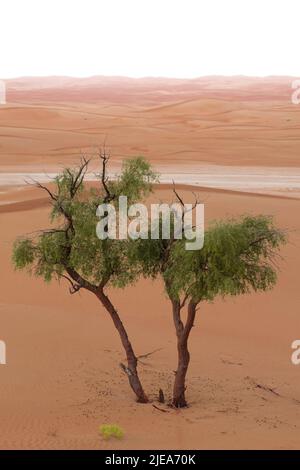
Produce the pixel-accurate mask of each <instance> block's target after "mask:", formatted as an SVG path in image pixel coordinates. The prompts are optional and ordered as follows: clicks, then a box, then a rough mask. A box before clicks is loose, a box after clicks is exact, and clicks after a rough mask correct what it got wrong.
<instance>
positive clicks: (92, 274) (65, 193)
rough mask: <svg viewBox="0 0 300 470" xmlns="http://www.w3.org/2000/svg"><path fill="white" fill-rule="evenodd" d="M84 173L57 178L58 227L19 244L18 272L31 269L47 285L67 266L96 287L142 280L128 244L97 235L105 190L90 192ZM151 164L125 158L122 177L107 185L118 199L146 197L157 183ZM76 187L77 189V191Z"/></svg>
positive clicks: (15, 251)
mask: <svg viewBox="0 0 300 470" xmlns="http://www.w3.org/2000/svg"><path fill="white" fill-rule="evenodd" d="M84 175H85V173H84V171H82V170H81V171H80V169H65V170H64V171H63V172H62V174H61V175H59V176H57V178H55V181H54V183H55V191H54V192H53V193H51V194H52V196H54V197H52V203H53V206H52V212H51V220H52V222H53V221H54V222H55V221H57V222H59V223H60V225H59V226H58V227H57V228H54V229H50V230H46V231H42V232H41V233H40V234H39V235H38V236H37V237H36V238H34V239H30V238H28V239H22V240H17V241H16V242H15V244H14V248H13V256H12V260H13V263H14V265H15V268H16V269H24V268H28V269H29V270H30V271H31V272H32V273H33V274H35V275H36V276H41V277H43V278H44V280H45V281H46V282H49V281H51V280H52V279H53V277H55V278H56V279H60V278H61V277H62V275H63V274H64V273H65V274H66V271H67V269H68V268H71V269H73V270H76V272H78V273H79V274H80V275H81V276H82V277H83V278H84V279H85V280H87V281H88V282H89V283H91V284H93V285H99V284H100V283H105V284H107V283H110V284H112V285H114V286H117V287H124V286H126V285H127V284H129V283H132V282H133V281H134V280H135V279H136V278H137V276H138V270H137V268H136V266H134V265H133V264H132V263H131V262H130V261H129V259H128V256H127V251H128V247H129V241H127V240H121V241H120V240H110V239H107V240H99V238H98V237H97V234H96V225H97V223H98V222H99V219H98V218H97V217H96V209H97V207H98V205H99V204H101V203H102V202H103V201H104V198H105V195H106V194H105V190H104V187H103V186H101V184H100V185H99V186H100V187H99V189H98V190H96V189H95V188H93V189H88V188H86V187H85V185H84ZM156 178H157V177H156V175H155V173H154V172H153V171H152V170H151V167H150V165H149V163H147V162H146V161H145V160H143V159H142V158H140V157H139V158H136V159H132V160H127V161H126V162H125V163H124V165H123V170H122V173H121V175H120V177H119V178H118V179H117V180H115V181H108V182H107V186H108V187H109V190H110V191H111V194H112V195H114V196H115V197H114V199H113V201H112V203H115V205H116V209H117V197H118V196H119V195H120V194H122V195H126V196H127V197H128V201H131V202H134V201H135V200H140V199H141V198H143V197H145V196H147V195H148V194H149V192H150V191H151V189H152V183H153V182H154V181H155V180H156ZM74 188H75V189H74Z"/></svg>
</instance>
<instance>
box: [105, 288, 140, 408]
mask: <svg viewBox="0 0 300 470" xmlns="http://www.w3.org/2000/svg"><path fill="white" fill-rule="evenodd" d="M96 296H97V297H98V299H99V300H100V302H101V303H102V305H103V306H104V307H105V309H106V310H107V312H108V313H109V315H110V316H111V318H112V321H113V322H114V325H115V327H116V329H117V330H118V333H119V335H120V338H121V342H122V345H123V347H124V349H125V352H126V358H127V367H123V368H124V371H125V372H126V374H127V377H128V380H129V384H130V386H131V388H132V390H133V392H134V393H135V395H136V397H137V401H138V403H148V398H147V396H146V394H145V392H144V390H143V387H142V384H141V382H140V379H139V376H138V371H137V362H138V361H137V357H136V355H135V354H134V351H133V348H132V346H131V343H130V341H129V338H128V335H127V332H126V329H125V327H124V325H123V323H122V320H121V318H120V317H119V314H118V312H117V310H116V309H115V308H114V306H113V305H112V303H111V302H110V300H109V298H108V297H107V296H106V295H105V293H104V292H103V290H100V291H97V292H96Z"/></svg>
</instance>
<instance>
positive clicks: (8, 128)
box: [0, 77, 300, 449]
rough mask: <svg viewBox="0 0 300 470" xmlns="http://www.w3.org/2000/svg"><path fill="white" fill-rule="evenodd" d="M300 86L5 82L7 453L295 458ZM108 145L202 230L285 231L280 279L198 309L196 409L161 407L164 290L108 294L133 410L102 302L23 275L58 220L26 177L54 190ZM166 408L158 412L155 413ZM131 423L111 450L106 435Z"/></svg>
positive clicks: (299, 389)
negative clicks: (22, 252) (131, 381)
mask: <svg viewBox="0 0 300 470" xmlns="http://www.w3.org/2000/svg"><path fill="white" fill-rule="evenodd" d="M292 81H293V78H292V77H269V78H268V77H267V78H247V77H233V78H230V77H207V78H199V79H191V80H179V79H163V78H162V79H150V78H149V79H147V78H145V79H127V78H122V77H112V78H109V77H107V78H105V77H92V78H90V79H72V78H67V77H65V78H64V77H49V78H20V79H14V80H13V79H11V80H7V82H6V84H7V104H6V105H1V106H0V220H1V244H0V250H1V288H0V296H1V297H0V339H1V340H4V341H5V343H6V346H7V364H6V365H0V410H1V423H0V433H1V434H0V436H1V437H0V448H1V449H154V448H155V449H263V448H271V449H299V428H300V382H299V373H300V366H296V365H294V364H292V362H291V354H292V349H291V344H292V342H293V341H294V340H295V339H299V337H300V320H299V318H300V316H299V312H300V292H299V287H298V267H299V262H300V254H299V253H300V251H299V243H300V221H299V220H300V219H299V217H298V213H299V210H300V164H299V152H300V134H299V130H300V108H299V106H300V105H299V106H297V105H295V104H293V103H292V101H291V94H292V88H291V83H292ZM104 142H105V144H106V146H107V148H109V151H110V153H111V167H112V173H118V171H119V169H120V167H121V163H122V161H123V160H124V159H127V158H129V157H132V156H140V155H142V156H144V157H145V158H147V159H148V160H149V161H150V162H151V163H152V164H153V166H154V168H155V169H156V170H157V171H159V172H160V173H161V178H160V181H161V184H160V185H157V186H156V188H155V193H154V194H153V195H151V200H155V201H161V200H166V201H168V200H169V199H170V198H171V197H172V186H171V184H172V181H173V180H174V181H175V182H176V183H177V187H178V189H179V190H180V194H181V195H182V196H183V197H184V198H185V200H187V201H189V200H190V201H192V200H193V192H196V193H197V195H198V198H199V199H200V200H201V201H203V202H204V204H205V224H206V225H207V226H208V225H209V223H210V222H211V221H213V220H215V219H219V218H226V217H232V216H237V215H242V214H252V215H255V214H266V215H272V216H274V219H275V222H276V224H277V226H279V227H281V228H282V229H284V230H286V231H287V232H288V237H289V241H288V244H287V245H286V246H285V247H284V248H283V250H282V252H281V255H282V259H281V260H280V271H279V274H278V283H277V285H276V287H275V288H274V290H272V291H271V292H268V293H263V294H251V295H250V294H249V295H246V296H243V297H238V298H232V299H226V300H225V301H224V300H222V299H218V300H217V301H216V302H214V303H207V302H206V303H204V304H202V306H201V308H200V310H199V312H198V314H197V319H196V324H195V328H194V329H193V331H192V333H191V346H190V349H191V353H192V361H191V365H190V370H189V374H188V388H187V396H188V401H189V404H190V406H189V407H188V408H186V409H179V410H177V409H173V408H171V407H168V406H167V404H165V405H161V404H158V402H157V398H158V390H159V388H162V389H163V390H164V392H165V395H166V397H168V396H169V395H170V393H171V386H172V381H173V377H174V372H173V371H174V369H175V367H176V357H175V354H174V351H175V348H176V344H175V335H174V332H173V324H172V318H171V311H170V305H169V303H168V302H167V299H166V298H165V297H164V295H163V294H162V292H163V285H162V283H161V282H160V281H153V282H152V281H149V280H142V281H139V282H138V284H137V285H135V286H133V287H131V288H130V289H126V291H122V290H115V291H112V292H111V297H112V298H113V299H114V301H115V303H116V305H117V307H118V308H120V312H122V314H123V312H124V315H122V319H123V321H124V323H125V324H126V326H127V327H128V331H129V333H130V336H131V338H132V342H133V343H134V346H135V349H136V351H137V353H138V355H141V356H143V355H147V354H148V353H150V352H153V351H154V352H153V354H151V355H149V356H148V357H146V358H144V359H143V360H142V361H141V363H140V364H139V370H140V374H141V377H142V379H143V382H144V384H145V388H146V389H147V391H148V394H149V397H150V398H151V402H150V403H148V404H138V403H135V400H134V396H133V394H132V393H131V391H130V390H129V388H128V384H127V381H126V377H124V373H123V372H122V370H121V369H120V367H119V365H118V364H119V363H120V362H121V361H122V360H123V352H122V350H121V347H120V344H119V338H118V337H117V334H116V332H115V330H114V328H113V327H112V325H111V321H110V319H109V318H108V317H107V315H106V314H105V312H104V309H103V308H102V307H101V306H100V305H99V303H98V302H96V300H95V299H94V298H93V296H92V295H89V293H86V292H79V293H78V294H76V295H73V296H71V295H70V294H69V292H68V285H67V283H64V282H61V283H60V284H56V283H52V284H50V285H45V284H44V283H43V282H42V281H41V280H38V279H35V278H33V277H28V276H27V275H26V274H25V273H22V272H16V271H14V268H13V266H12V263H11V253H12V246H13V242H14V240H15V239H16V238H17V237H18V236H20V235H21V234H30V233H32V232H34V231H36V230H39V229H43V228H45V227H47V226H48V225H49V224H48V216H49V211H50V205H49V201H48V199H47V198H46V197H45V194H44V193H43V192H41V191H39V190H38V189H37V188H34V187H32V186H31V185H30V184H28V182H29V183H30V181H31V179H32V178H34V179H38V180H39V181H44V182H47V181H50V177H51V176H53V175H55V174H57V173H58V172H59V171H61V170H62V168H64V167H66V166H72V165H76V164H77V162H78V160H79V158H80V155H86V156H87V157H88V158H92V161H91V171H90V173H89V179H90V180H91V184H94V183H93V180H94V179H95V176H94V172H96V171H97V169H98V160H97V152H98V149H99V147H101V146H102V145H103V143H104ZM153 404H154V405H157V406H158V408H160V409H157V408H155V407H154V406H153ZM105 423H115V424H118V425H120V426H121V427H122V428H123V429H124V438H123V439H122V440H120V441H114V440H109V441H105V440H103V439H102V438H101V436H100V435H99V431H98V430H99V426H100V425H101V424H105Z"/></svg>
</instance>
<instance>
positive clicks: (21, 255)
mask: <svg viewBox="0 0 300 470" xmlns="http://www.w3.org/2000/svg"><path fill="white" fill-rule="evenodd" d="M34 251H35V248H34V245H33V243H32V241H31V240H29V239H19V240H16V241H15V242H14V248H13V263H14V265H15V267H16V269H24V268H25V267H26V266H28V265H30V264H31V263H33V261H34V257H35V253H34Z"/></svg>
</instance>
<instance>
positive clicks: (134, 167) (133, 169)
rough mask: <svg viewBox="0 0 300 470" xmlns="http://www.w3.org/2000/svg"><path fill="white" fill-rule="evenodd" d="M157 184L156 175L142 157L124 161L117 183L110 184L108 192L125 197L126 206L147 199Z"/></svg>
mask: <svg viewBox="0 0 300 470" xmlns="http://www.w3.org/2000/svg"><path fill="white" fill-rule="evenodd" d="M157 182H158V175H157V173H155V172H154V171H153V169H152V168H151V165H150V163H149V162H147V161H146V160H145V159H144V158H142V157H137V158H134V159H130V160H125V162H124V163H123V167H122V172H121V176H120V177H119V178H118V180H117V181H111V182H110V191H111V193H112V194H115V195H116V197H119V196H120V195H127V197H128V204H134V203H135V202H140V201H141V200H142V199H144V198H145V197H147V196H148V195H149V194H150V193H151V191H152V188H153V186H152V185H153V184H154V183H157Z"/></svg>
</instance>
